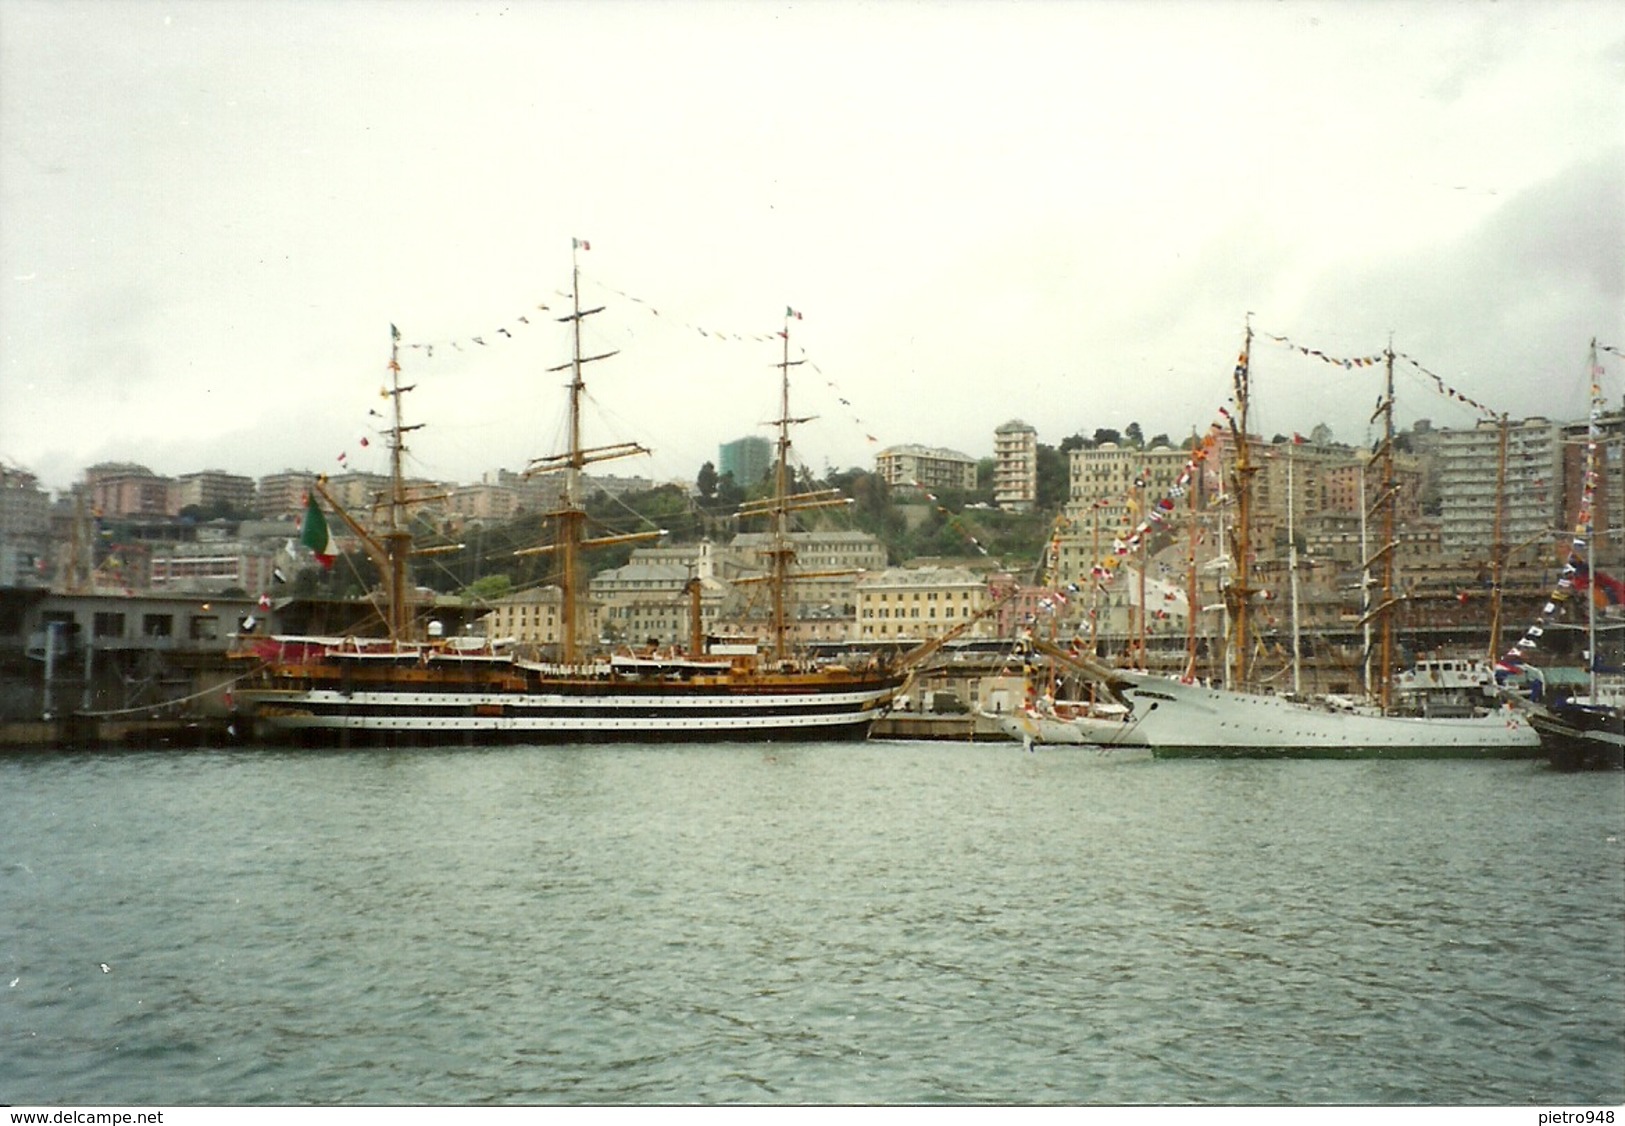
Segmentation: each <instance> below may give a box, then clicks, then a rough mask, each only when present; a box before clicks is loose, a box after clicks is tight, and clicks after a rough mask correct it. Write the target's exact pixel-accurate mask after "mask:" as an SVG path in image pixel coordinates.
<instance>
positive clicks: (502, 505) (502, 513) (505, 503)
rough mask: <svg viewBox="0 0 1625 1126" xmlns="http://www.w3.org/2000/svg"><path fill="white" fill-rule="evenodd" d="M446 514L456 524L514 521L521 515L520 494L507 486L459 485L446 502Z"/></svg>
mask: <svg viewBox="0 0 1625 1126" xmlns="http://www.w3.org/2000/svg"><path fill="white" fill-rule="evenodd" d="M445 506H446V513H447V515H448V516H450V517H451V518H452V520H453V521H455V522H456V523H458V524H459V525H460V524H463V523H466V522H468V521H470V520H477V521H482V522H483V521H501V520H512V519H513V518H514V517H515V516H517V515H518V514H519V494H518V493H517V492H515V491H514V490H513V489H510V488H508V487H507V486H506V485H487V484H479V485H459V486H457V487H456V488H454V489H452V490H451V493H450V495H449V496H447V497H446V501H445Z"/></svg>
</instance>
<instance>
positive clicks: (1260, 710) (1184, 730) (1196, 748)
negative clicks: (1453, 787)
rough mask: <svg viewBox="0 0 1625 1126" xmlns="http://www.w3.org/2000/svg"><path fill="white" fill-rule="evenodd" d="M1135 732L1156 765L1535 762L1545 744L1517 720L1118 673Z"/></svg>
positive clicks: (1502, 714) (1506, 714) (1506, 712)
mask: <svg viewBox="0 0 1625 1126" xmlns="http://www.w3.org/2000/svg"><path fill="white" fill-rule="evenodd" d="M1120 675H1121V676H1122V679H1123V680H1125V681H1127V682H1128V686H1127V688H1126V689H1125V694H1126V695H1127V696H1128V698H1129V699H1130V700H1131V702H1132V703H1133V707H1134V715H1135V718H1136V720H1137V721H1138V722H1137V731H1138V733H1139V735H1140V737H1141V738H1143V739H1144V740H1145V742H1146V743H1147V744H1149V745H1150V746H1151V747H1152V748H1153V749H1154V750H1155V752H1156V754H1157V756H1158V757H1159V758H1165V757H1179V756H1195V755H1203V756H1207V755H1226V754H1229V755H1243V756H1259V757H1269V756H1276V755H1280V756H1293V757H1328V758H1360V757H1367V758H1369V757H1426V758H1442V757H1462V758H1534V757H1538V755H1539V753H1540V738H1539V736H1538V735H1537V734H1536V733H1535V731H1534V729H1533V728H1532V727H1530V726H1529V723H1528V721H1527V720H1526V719H1525V718H1524V717H1523V716H1522V715H1521V714H1519V713H1517V712H1515V711H1512V710H1511V709H1506V708H1503V709H1501V710H1500V711H1498V712H1496V713H1494V714H1490V715H1482V716H1462V717H1448V718H1445V717H1426V718H1424V717H1411V716H1385V715H1375V714H1368V713H1364V712H1356V711H1344V710H1333V709H1331V708H1324V707H1318V706H1315V705H1312V704H1304V703H1297V702H1294V701H1290V700H1284V699H1281V698H1280V697H1276V696H1253V695H1248V694H1245V693H1240V692H1229V691H1225V690H1224V689H1219V688H1209V687H1206V686H1203V685H1200V684H1185V683H1182V682H1180V681H1176V680H1166V679H1160V678H1156V677H1151V676H1146V675H1144V674H1138V673H1123V674H1120Z"/></svg>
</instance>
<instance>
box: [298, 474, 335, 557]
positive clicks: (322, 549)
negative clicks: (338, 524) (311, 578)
mask: <svg viewBox="0 0 1625 1126" xmlns="http://www.w3.org/2000/svg"><path fill="white" fill-rule="evenodd" d="M299 542H300V543H302V544H304V545H305V546H306V547H308V548H310V550H311V551H313V552H315V553H316V562H318V563H320V564H321V565H322V568H323V569H324V570H329V569H331V568H332V566H333V560H334V559H335V558H336V557H337V556H338V553H339V552H338V548H336V547H334V546H333V533H332V532H330V531H328V529H327V517H325V516H323V515H322V510H321V509H320V508H318V507H317V506H316V494H315V493H307V494H306V496H305V518H304V520H302V521H301V522H300V525H299Z"/></svg>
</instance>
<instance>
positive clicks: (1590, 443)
mask: <svg viewBox="0 0 1625 1126" xmlns="http://www.w3.org/2000/svg"><path fill="white" fill-rule="evenodd" d="M1586 371H1587V372H1588V373H1590V376H1591V402H1590V404H1589V409H1588V411H1587V416H1588V417H1587V419H1586V448H1585V457H1584V459H1583V460H1582V462H1581V464H1582V465H1583V466H1584V467H1585V469H1584V477H1583V478H1582V480H1584V481H1585V482H1586V483H1587V485H1589V486H1590V487H1593V488H1594V487H1595V482H1596V480H1597V440H1598V438H1600V437H1601V436H1602V427H1601V419H1602V406H1603V400H1602V376H1601V374H1600V372H1599V371H1598V368H1597V338H1596V337H1595V336H1593V337H1592V338H1591V351H1590V353H1589V354H1588V356H1587V358H1586ZM1581 496H1582V498H1583V497H1584V496H1585V492H1584V490H1582V491H1581ZM1582 503H1583V501H1582ZM1593 503H1594V502H1593ZM1593 511H1594V509H1593V508H1589V507H1588V508H1587V509H1586V512H1585V513H1584V519H1583V520H1582V521H1576V522H1577V523H1579V524H1580V526H1581V528H1582V530H1583V531H1584V534H1585V552H1586V672H1587V674H1588V679H1587V687H1588V691H1589V693H1590V695H1589V697H1588V698H1589V699H1590V701H1591V703H1592V704H1593V705H1596V704H1600V703H1602V700H1601V699H1600V698H1599V697H1598V696H1597V668H1598V666H1599V665H1600V664H1601V663H1602V662H1601V661H1600V660H1599V659H1598V654H1597V551H1596V517H1595V516H1594V515H1593Z"/></svg>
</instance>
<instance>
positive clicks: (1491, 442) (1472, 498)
mask: <svg viewBox="0 0 1625 1126" xmlns="http://www.w3.org/2000/svg"><path fill="white" fill-rule="evenodd" d="M1437 441H1438V446H1437V450H1438V452H1437V458H1438V465H1437V480H1438V489H1439V509H1440V519H1441V528H1440V539H1441V544H1442V547H1443V550H1444V553H1445V554H1446V555H1453V556H1454V555H1484V554H1486V553H1487V552H1489V551H1490V550H1491V549H1492V548H1493V546H1494V544H1495V542H1496V536H1497V530H1499V537H1500V542H1501V544H1502V545H1503V546H1505V547H1507V548H1509V549H1511V548H1514V547H1516V546H1517V545H1519V544H1523V543H1525V542H1530V543H1539V542H1550V541H1551V540H1552V539H1553V538H1554V537H1555V536H1556V534H1557V533H1556V529H1557V527H1558V525H1559V522H1560V520H1561V518H1562V501H1563V443H1562V428H1561V427H1559V426H1558V425H1557V424H1556V423H1554V422H1551V421H1549V420H1547V419H1544V418H1527V419H1524V420H1522V421H1519V422H1510V423H1508V425H1507V430H1506V457H1505V464H1506V470H1505V475H1504V485H1502V486H1501V487H1500V488H1499V489H1498V488H1497V482H1499V481H1501V480H1502V473H1501V460H1502V459H1501V424H1500V423H1499V422H1496V421H1494V420H1485V421H1483V422H1480V423H1479V424H1478V425H1477V426H1475V427H1473V428H1472V429H1470V430H1465V429H1463V430H1453V429H1445V430H1441V431H1439V432H1438V438H1437ZM1498 509H1499V519H1497V515H1498Z"/></svg>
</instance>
